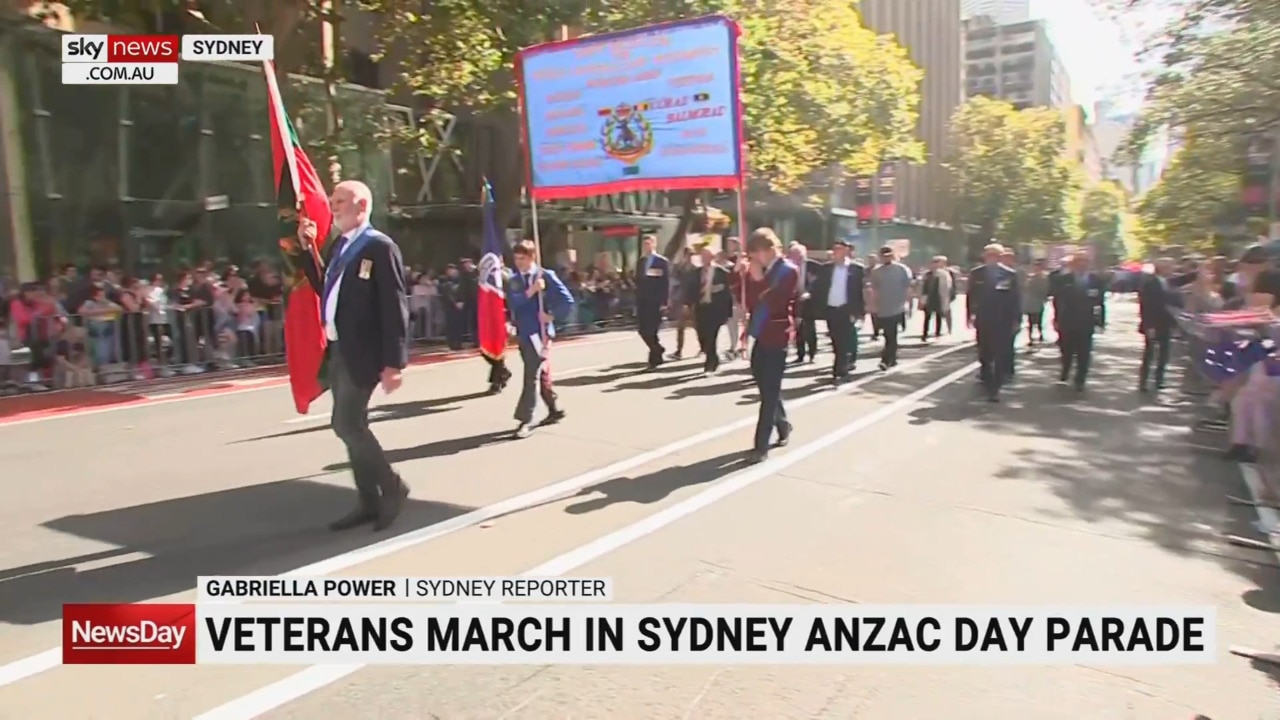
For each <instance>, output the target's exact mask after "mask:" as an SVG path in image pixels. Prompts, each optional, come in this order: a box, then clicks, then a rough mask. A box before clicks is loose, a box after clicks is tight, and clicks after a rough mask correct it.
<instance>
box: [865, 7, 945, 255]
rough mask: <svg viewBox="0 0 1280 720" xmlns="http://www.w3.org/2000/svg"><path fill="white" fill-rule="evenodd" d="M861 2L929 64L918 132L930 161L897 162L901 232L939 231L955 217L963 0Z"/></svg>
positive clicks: (883, 28)
mask: <svg viewBox="0 0 1280 720" xmlns="http://www.w3.org/2000/svg"><path fill="white" fill-rule="evenodd" d="M858 8H859V10H860V11H861V12H862V16H863V20H864V22H866V24H867V26H868V27H869V28H871V29H872V30H875V31H876V32H878V33H882V34H892V35H895V36H896V37H897V40H898V42H899V43H900V44H901V45H902V46H903V47H905V48H906V49H907V52H908V53H909V54H910V56H911V60H912V61H913V62H914V63H915V64H916V65H917V66H918V67H920V68H921V69H922V70H924V82H923V83H922V87H921V102H920V122H919V126H918V128H919V129H918V137H919V139H920V140H921V141H922V142H923V143H924V145H925V162H924V163H923V164H919V165H905V164H904V165H903V166H901V167H899V168H898V175H897V186H898V189H897V198H896V199H895V200H896V204H897V214H898V216H899V218H900V219H901V221H902V222H901V223H900V224H901V225H903V227H902V228H900V229H899V230H898V232H899V233H902V234H905V235H906V236H910V235H916V236H917V237H920V238H923V237H924V236H926V235H929V234H930V233H931V232H933V233H934V234H937V232H938V231H940V226H942V225H944V224H946V223H950V222H951V221H952V219H953V207H952V202H951V200H950V187H949V186H950V183H949V180H948V177H947V172H946V168H944V167H943V162H944V161H945V158H946V154H947V143H948V128H949V126H950V123H951V116H952V115H953V114H954V113H955V111H956V109H957V108H959V107H960V105H961V104H962V103H963V102H964V99H965V91H964V63H963V62H962V57H963V53H964V28H963V25H962V21H961V0H863V1H862V2H861V3H859V5H858ZM849 192H852V189H851V188H850V189H849ZM847 206H848V207H852V205H847ZM913 228H915V229H913ZM925 244H926V245H927V243H925ZM913 255H914V252H913Z"/></svg>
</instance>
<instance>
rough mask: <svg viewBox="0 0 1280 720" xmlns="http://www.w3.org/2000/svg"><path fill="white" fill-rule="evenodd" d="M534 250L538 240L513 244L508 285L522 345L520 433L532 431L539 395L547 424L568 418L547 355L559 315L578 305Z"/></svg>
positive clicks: (512, 312) (518, 435) (508, 300)
mask: <svg viewBox="0 0 1280 720" xmlns="http://www.w3.org/2000/svg"><path fill="white" fill-rule="evenodd" d="M534 253H535V250H534V247H533V243H532V242H530V241H528V240H524V241H522V242H520V243H518V244H517V245H516V246H515V248H513V249H512V251H511V254H512V258H513V259H514V260H515V265H516V268H515V272H514V273H512V275H511V284H510V286H509V287H508V289H507V304H508V306H509V307H510V308H511V322H512V324H513V325H514V326H515V328H516V343H517V345H518V347H519V348H520V360H521V361H522V362H523V363H524V375H523V385H522V389H521V391H520V400H519V401H517V403H516V413H515V418H516V422H517V423H519V425H517V426H516V432H515V437H517V438H524V437H528V436H529V433H530V429H531V428H530V425H531V424H532V423H533V410H534V408H535V407H536V406H537V404H538V397H541V398H542V402H544V403H546V405H547V411H548V414H547V417H546V419H544V420H543V421H542V424H543V425H553V424H555V423H558V422H560V421H561V420H563V419H564V410H562V409H560V406H559V403H558V401H557V400H558V398H557V397H556V392H555V389H554V388H553V387H552V386H551V368H550V367H549V366H548V365H547V363H546V359H547V350H548V349H549V347H550V345H551V340H552V338H554V337H555V335H556V328H555V319H556V317H564V316H565V315H566V314H567V313H568V311H569V309H570V308H572V307H573V295H572V294H571V293H570V292H569V288H567V287H565V285H564V282H563V281H561V280H560V277H559V276H558V275H556V273H555V271H553V270H550V269H547V268H541V267H538V263H537V261H536V260H535V258H534ZM539 296H541V298H542V300H541V302H539V299H538V298H539Z"/></svg>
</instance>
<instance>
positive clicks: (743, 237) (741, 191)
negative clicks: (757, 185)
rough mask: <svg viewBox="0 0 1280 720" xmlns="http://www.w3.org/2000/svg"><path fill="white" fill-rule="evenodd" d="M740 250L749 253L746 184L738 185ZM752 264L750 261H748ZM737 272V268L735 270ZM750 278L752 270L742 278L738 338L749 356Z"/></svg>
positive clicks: (741, 350) (740, 346) (740, 283)
mask: <svg viewBox="0 0 1280 720" xmlns="http://www.w3.org/2000/svg"><path fill="white" fill-rule="evenodd" d="M738 249H739V252H741V253H742V254H743V255H745V254H746V252H747V184H746V182H739V183H738ZM748 262H750V260H748ZM734 272H737V268H734ZM749 277H750V268H748V272H746V273H743V275H742V277H741V278H740V280H741V282H739V283H738V286H739V287H740V288H741V290H742V333H741V334H740V335H739V337H738V343H739V345H738V351H739V352H741V353H742V354H743V355H746V354H747V335H748V332H747V315H748V313H747V279H748V278H749Z"/></svg>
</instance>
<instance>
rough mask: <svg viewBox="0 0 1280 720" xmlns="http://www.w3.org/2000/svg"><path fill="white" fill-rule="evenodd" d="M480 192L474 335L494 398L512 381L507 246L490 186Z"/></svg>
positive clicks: (485, 182)
mask: <svg viewBox="0 0 1280 720" xmlns="http://www.w3.org/2000/svg"><path fill="white" fill-rule="evenodd" d="M480 192H481V198H482V204H483V206H484V242H483V244H482V249H481V256H480V272H479V286H480V288H479V289H480V292H479V297H478V298H477V299H476V335H477V340H478V342H479V345H480V355H481V357H483V358H484V359H485V361H486V362H488V363H489V393H490V394H491V395H496V394H498V393H500V392H502V390H503V389H504V388H506V387H507V382H509V381H510V380H511V371H510V370H508V369H507V361H506V353H507V297H506V292H505V291H504V288H505V287H506V279H505V277H504V275H503V267H502V255H503V251H504V250H505V249H506V244H507V243H506V239H505V238H504V237H503V236H502V232H501V228H499V227H498V222H497V217H496V216H495V214H494V202H493V186H491V185H490V184H489V181H488V180H485V181H484V187H483V188H481V191H480Z"/></svg>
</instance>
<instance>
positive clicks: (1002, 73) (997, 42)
mask: <svg viewBox="0 0 1280 720" xmlns="http://www.w3.org/2000/svg"><path fill="white" fill-rule="evenodd" d="M964 32H965V80H966V85H965V93H966V96H967V97H975V96H978V95H986V96H988V97H994V98H1000V99H1002V100H1007V101H1008V102H1010V103H1012V104H1013V106H1014V107H1017V108H1020V109H1021V108H1029V107H1051V108H1059V109H1062V110H1066V109H1067V108H1068V107H1070V106H1071V104H1072V102H1071V78H1070V77H1069V76H1068V75H1067V70H1066V67H1065V66H1064V65H1063V64H1062V60H1061V58H1059V57H1058V53H1057V51H1056V50H1054V48H1053V42H1052V41H1050V39H1049V33H1048V30H1047V29H1046V27H1045V23H1044V21H1042V20H1028V21H1025V22H1018V23H1012V24H1003V25H1002V24H999V23H997V22H996V21H994V20H993V19H991V18H990V17H987V16H977V17H973V18H971V19H969V20H966V21H965V24H964Z"/></svg>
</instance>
